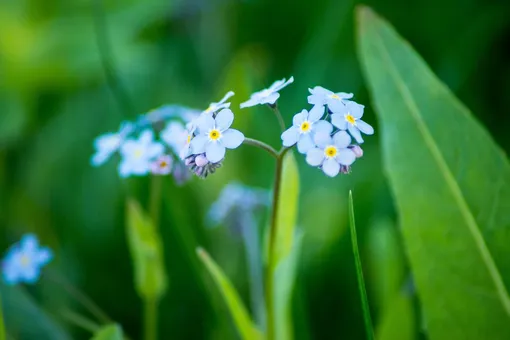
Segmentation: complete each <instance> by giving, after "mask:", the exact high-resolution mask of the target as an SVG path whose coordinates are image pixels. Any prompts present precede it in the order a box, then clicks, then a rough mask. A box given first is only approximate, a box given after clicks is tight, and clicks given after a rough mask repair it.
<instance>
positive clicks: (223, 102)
mask: <svg viewBox="0 0 510 340" xmlns="http://www.w3.org/2000/svg"><path fill="white" fill-rule="evenodd" d="M234 94H235V93H234V92H232V91H229V92H228V93H227V94H226V95H225V96H224V97H223V98H222V99H221V100H220V101H219V102H217V103H211V105H209V107H208V108H207V109H205V111H204V112H203V113H215V112H217V111H219V110H222V109H228V108H229V107H230V103H226V101H227V100H228V99H229V98H230V97H232V96H233V95H234Z"/></svg>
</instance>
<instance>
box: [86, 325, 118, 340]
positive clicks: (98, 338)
mask: <svg viewBox="0 0 510 340" xmlns="http://www.w3.org/2000/svg"><path fill="white" fill-rule="evenodd" d="M123 339H124V335H123V334H122V328H120V327H119V325H116V324H112V325H106V326H104V327H101V329H99V330H98V331H97V332H96V333H95V334H94V336H93V337H92V339H91V340H123Z"/></svg>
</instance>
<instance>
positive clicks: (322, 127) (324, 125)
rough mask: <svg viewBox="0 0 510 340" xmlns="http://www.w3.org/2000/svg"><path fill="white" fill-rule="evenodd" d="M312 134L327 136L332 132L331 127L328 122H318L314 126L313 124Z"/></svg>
mask: <svg viewBox="0 0 510 340" xmlns="http://www.w3.org/2000/svg"><path fill="white" fill-rule="evenodd" d="M313 131H314V133H323V134H327V135H331V132H333V125H331V123H330V122H328V121H325V120H319V121H318V122H316V123H315V124H313Z"/></svg>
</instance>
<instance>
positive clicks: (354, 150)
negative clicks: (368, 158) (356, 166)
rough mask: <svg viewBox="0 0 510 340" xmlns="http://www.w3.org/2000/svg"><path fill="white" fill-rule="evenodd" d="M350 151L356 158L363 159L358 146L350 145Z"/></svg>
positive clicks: (361, 151)
mask: <svg viewBox="0 0 510 340" xmlns="http://www.w3.org/2000/svg"><path fill="white" fill-rule="evenodd" d="M350 149H351V150H352V152H354V154H355V155H356V158H361V157H363V149H362V148H361V147H360V146H359V145H352V146H351V147H350Z"/></svg>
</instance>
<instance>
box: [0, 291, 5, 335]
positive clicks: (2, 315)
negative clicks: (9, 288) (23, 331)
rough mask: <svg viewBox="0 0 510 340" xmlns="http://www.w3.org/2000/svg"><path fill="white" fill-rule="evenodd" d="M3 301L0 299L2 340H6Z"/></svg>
mask: <svg viewBox="0 0 510 340" xmlns="http://www.w3.org/2000/svg"><path fill="white" fill-rule="evenodd" d="M2 307H3V306H2V299H1V298H0V340H5V337H6V331H5V324H4V314H3V308H2Z"/></svg>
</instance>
